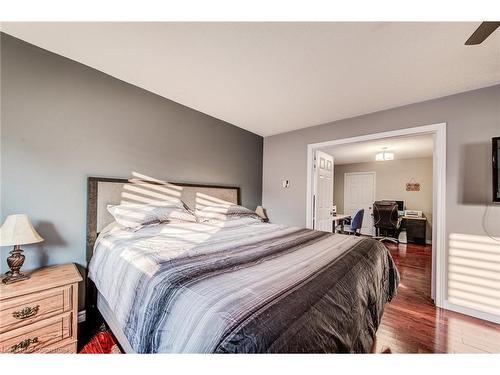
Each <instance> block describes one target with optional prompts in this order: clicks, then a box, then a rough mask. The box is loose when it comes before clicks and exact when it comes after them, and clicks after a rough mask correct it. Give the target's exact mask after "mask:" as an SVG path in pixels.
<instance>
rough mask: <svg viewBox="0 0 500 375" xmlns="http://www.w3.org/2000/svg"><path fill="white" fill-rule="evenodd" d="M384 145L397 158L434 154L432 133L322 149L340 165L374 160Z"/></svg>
mask: <svg viewBox="0 0 500 375" xmlns="http://www.w3.org/2000/svg"><path fill="white" fill-rule="evenodd" d="M384 147H387V151H390V152H394V159H395V160H399V159H413V158H424V157H431V156H432V153H433V148H434V140H433V136H432V134H428V135H418V136H407V137H397V138H387V139H378V140H375V141H368V142H359V143H351V144H344V145H338V146H331V147H325V148H323V149H322V151H325V152H327V153H328V154H330V155H333V156H334V158H335V165H338V164H352V163H364V162H373V161H375V154H377V153H378V152H381V151H382V150H383V148H384ZM378 163H385V162H382V161H381V162H378Z"/></svg>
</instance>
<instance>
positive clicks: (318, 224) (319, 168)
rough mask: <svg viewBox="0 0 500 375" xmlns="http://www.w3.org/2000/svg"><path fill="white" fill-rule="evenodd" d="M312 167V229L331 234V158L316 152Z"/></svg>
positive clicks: (323, 153)
mask: <svg viewBox="0 0 500 375" xmlns="http://www.w3.org/2000/svg"><path fill="white" fill-rule="evenodd" d="M314 166H315V167H314V191H313V194H314V196H313V203H314V211H313V215H314V216H313V229H316V230H322V231H325V232H331V231H332V229H333V223H332V210H333V156H332V155H329V154H327V153H325V152H322V151H316V156H315V158H314Z"/></svg>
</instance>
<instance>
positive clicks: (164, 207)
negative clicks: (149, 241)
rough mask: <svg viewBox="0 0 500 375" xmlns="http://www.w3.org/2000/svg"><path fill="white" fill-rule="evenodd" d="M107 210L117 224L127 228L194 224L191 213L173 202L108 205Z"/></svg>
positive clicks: (194, 219) (194, 220)
mask: <svg viewBox="0 0 500 375" xmlns="http://www.w3.org/2000/svg"><path fill="white" fill-rule="evenodd" d="M107 209H108V212H109V213H110V214H111V215H113V217H114V218H115V221H116V222H117V223H118V224H120V225H122V226H124V227H127V228H137V227H141V226H143V225H150V224H158V223H167V222H172V221H191V222H196V217H195V216H194V215H193V214H192V213H191V212H189V211H187V210H186V209H185V208H184V207H182V206H179V204H176V203H173V202H153V203H147V204H146V203H124V204H120V205H108V207H107Z"/></svg>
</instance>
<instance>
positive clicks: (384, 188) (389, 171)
mask: <svg viewBox="0 0 500 375" xmlns="http://www.w3.org/2000/svg"><path fill="white" fill-rule="evenodd" d="M334 171H335V172H334V173H335V178H334V189H333V191H334V194H333V200H334V202H335V204H336V205H337V211H338V212H345V211H344V173H349V172H375V173H376V177H375V199H376V200H380V199H395V200H402V201H404V202H405V206H406V208H407V209H408V210H420V211H423V213H424V216H425V217H426V218H427V231H426V237H427V240H429V241H430V240H431V239H432V158H415V159H397V155H396V159H395V160H387V161H372V162H367V163H353V164H340V165H338V164H335V168H334ZM412 178H413V179H414V180H415V182H418V183H420V191H406V183H407V182H408V181H410V179H412Z"/></svg>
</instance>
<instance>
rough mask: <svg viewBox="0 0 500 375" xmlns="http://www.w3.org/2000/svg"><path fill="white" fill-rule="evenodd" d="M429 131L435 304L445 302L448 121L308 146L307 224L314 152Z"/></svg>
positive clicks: (310, 219) (308, 223)
mask: <svg viewBox="0 0 500 375" xmlns="http://www.w3.org/2000/svg"><path fill="white" fill-rule="evenodd" d="M424 134H430V135H432V137H433V140H434V142H433V159H432V175H433V179H432V197H433V205H432V217H433V220H432V244H433V252H432V271H431V297H432V298H433V300H434V302H435V304H436V306H438V307H444V305H445V286H446V248H445V243H446V237H445V210H446V196H445V194H446V123H439V124H433V125H425V126H418V127H413V128H405V129H400V130H395V131H389V132H382V133H374V134H368V135H363V136H358V137H352V138H344V139H335V140H329V141H325V142H320V143H314V144H309V145H308V146H307V185H306V226H307V227H308V228H313V225H312V222H313V207H314V206H313V194H312V193H313V184H314V181H313V176H314V169H313V168H314V165H313V159H314V155H315V152H316V151H317V150H319V149H324V148H325V147H327V146H335V145H346V144H356V143H359V142H366V141H370V140H383V139H388V138H395V137H404V136H411V135H424Z"/></svg>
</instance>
